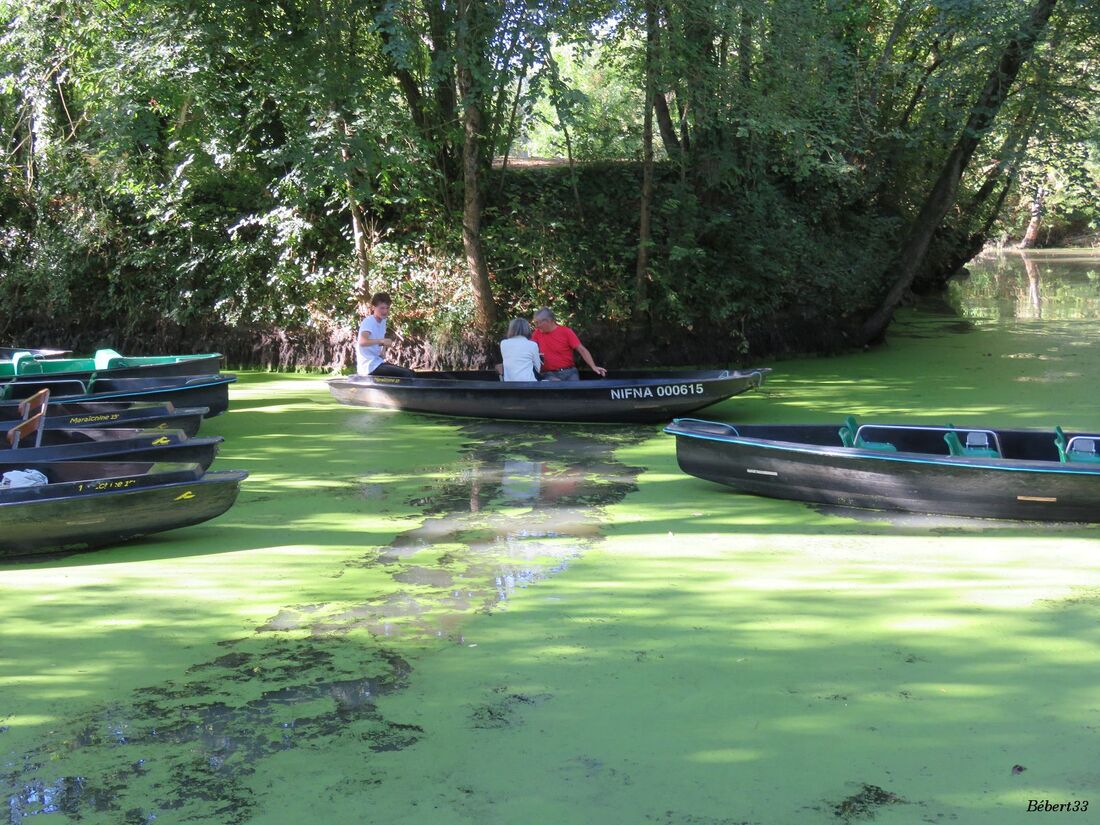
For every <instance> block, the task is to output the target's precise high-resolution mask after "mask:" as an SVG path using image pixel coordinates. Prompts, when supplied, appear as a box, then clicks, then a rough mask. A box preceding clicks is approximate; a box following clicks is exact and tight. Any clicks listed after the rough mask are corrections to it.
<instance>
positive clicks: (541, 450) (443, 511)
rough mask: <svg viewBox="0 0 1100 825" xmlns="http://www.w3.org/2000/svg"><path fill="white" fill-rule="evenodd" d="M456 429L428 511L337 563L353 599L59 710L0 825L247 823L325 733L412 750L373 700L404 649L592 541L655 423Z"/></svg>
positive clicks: (280, 614) (371, 481)
mask: <svg viewBox="0 0 1100 825" xmlns="http://www.w3.org/2000/svg"><path fill="white" fill-rule="evenodd" d="M354 417H358V418H363V419H370V418H372V416H371V415H370V414H369V413H356V414H354ZM376 424H377V421H376V420H375V423H374V424H366V423H364V424H361V426H375V425H376ZM424 425H425V426H439V422H438V421H432V420H430V419H425V423H424ZM447 426H452V425H447ZM459 432H460V433H461V435H462V436H463V437H464V439H465V440H466V444H465V445H464V448H463V455H462V458H461V459H460V460H459V461H458V462H457V463H455V464H453V465H451V466H448V467H443V468H431V470H432V473H431V477H440V476H441V477H442V480H441V481H433V482H431V483H427V484H426V485H425V487H424V488H423V489H422V490H421V491H420V492H419V493H418V494H417V495H416V496H415V497H414V498H413V499H412V501H411V502H410V503H411V504H413V505H414V506H415V507H416V508H418V509H420V510H421V512H423V514H424V520H423V522H422V523H421V524H420V525H419V526H417V527H415V528H414V529H411V530H408V531H406V532H404V533H402V534H400V535H398V536H397V537H396V538H395V539H394V540H393V541H392V542H390V543H389V544H388V545H386V546H383V547H374V548H369V549H367V550H366V552H364V553H363V555H361V556H360V557H359V558H355V559H352V560H349V561H346V562H344V563H343V564H342V565H338V566H336V567H335V568H334V569H333V570H332V576H333V577H339V578H342V577H345V576H355V575H356V574H357V573H361V572H363V573H366V575H364V576H363V581H364V582H365V584H364V592H363V593H362V597H361V598H360V599H358V600H355V601H347V600H343V601H333V602H313V603H309V604H296V605H287V606H285V607H283V608H281V609H280V610H278V611H275V612H274V614H273V615H272V616H270V617H269V618H268V619H267V620H266V621H265V622H264V623H263V624H262V625H261V626H259V627H257V628H256V632H255V633H254V634H251V635H247V636H245V637H244V638H240V639H229V640H226V641H223V642H220V643H219V647H221V648H222V650H223V653H222V655H219V656H218V657H216V658H214V659H212V660H210V661H207V662H202V663H199V664H196V665H194V666H193V667H191V668H190V669H189V670H188V671H187V673H186V674H184V675H183V676H181V678H179V679H178V680H177V681H169V682H164V683H161V684H154V685H152V686H149V687H146V688H142V689H140V690H136V691H134V692H133V693H132V694H131V695H130V697H129V698H128V699H127V700H125V701H122V702H119V703H113V704H111V705H109V706H100V707H93V708H92V709H91V710H88V711H85V712H83V713H80V714H79V715H75V716H73V717H71V718H69V719H61V720H58V722H57V724H56V725H54V726H53V730H52V731H51V733H50V735H49V737H48V738H47V739H45V740H44V741H42V742H40V743H39V744H38V745H37V746H36V747H34V748H33V749H31V750H30V751H28V752H25V753H10V752H9V753H7V754H5V756H4V758H3V761H2V762H0V776H2V777H3V779H4V780H5V787H6V788H7V789H8V790H6V791H5V796H6V801H7V814H8V816H7V822H9V823H12V825H19V824H20V823H25V822H27V821H28V820H29V818H30V817H33V816H36V815H39V814H60V815H62V816H64V817H66V818H70V819H82V818H85V817H88V816H91V815H93V814H99V815H101V816H106V817H107V818H108V819H109V820H110V821H117V822H125V823H148V822H153V821H156V820H160V821H172V822H186V821H193V822H219V823H244V822H247V821H249V820H250V819H251V818H252V817H253V815H254V813H255V806H256V799H255V795H254V793H253V790H252V787H251V785H250V780H251V778H252V777H253V776H254V775H255V774H256V771H257V767H258V765H259V763H260V762H261V761H262V760H264V759H268V758H271V757H273V756H275V755H277V754H280V753H282V752H285V751H294V750H296V749H302V750H303V751H304V752H312V751H318V752H323V751H324V750H325V748H326V747H327V745H328V743H331V742H334V741H336V740H339V741H341V742H344V743H347V742H348V741H352V742H358V743H362V745H363V748H364V749H365V750H366V751H367V754H366V758H369V753H370V752H379V751H386V750H395V749H400V748H405V747H408V746H410V745H412V744H414V743H415V742H416V741H417V740H418V739H419V737H420V735H421V734H422V731H421V730H420V729H419V728H417V727H416V726H415V725H408V724H401V723H400V722H398V721H394V720H390V719H387V718H385V717H384V716H383V715H382V713H381V712H380V711H379V710H378V709H377V707H376V705H375V698H376V697H377V696H379V695H382V694H385V693H387V692H392V691H394V690H400V689H401V688H402V687H404V685H405V684H406V680H407V676H408V673H409V665H408V664H407V662H406V658H405V657H406V655H407V653H408V650H407V649H406V648H408V649H413V650H415V649H416V648H417V646H418V645H422V644H423V643H424V642H425V641H430V640H433V639H439V638H443V639H447V640H450V641H452V642H454V643H456V644H467V643H468V642H467V640H466V637H465V636H464V630H463V627H464V624H465V621H466V620H467V619H468V618H469V617H470V616H471V615H472V614H473V613H474V612H477V611H487V610H491V609H494V608H495V607H499V606H501V605H502V604H506V603H507V599H508V598H509V597H510V596H511V595H512V594H513V593H514V592H515V590H516V589H517V588H521V587H526V586H529V585H530V584H532V583H533V582H536V581H538V580H540V579H543V578H545V577H547V576H550V575H553V574H554V573H556V572H560V571H561V570H563V569H565V567H566V565H567V564H568V563H569V562H570V561H571V560H572V559H574V558H576V557H577V556H578V555H579V554H580V553H582V552H583V551H584V550H585V548H587V547H589V546H591V544H592V543H593V542H596V541H599V540H600V538H601V532H600V521H601V512H600V509H599V508H600V506H601V505H605V504H611V503H614V502H618V501H620V500H621V499H622V498H623V497H624V496H625V495H626V494H627V493H628V492H630V491H631V490H633V489H634V485H635V479H636V477H637V474H638V472H639V469H638V468H632V467H626V466H624V465H622V464H620V463H618V462H617V461H616V460H615V459H614V457H613V451H614V450H615V449H617V448H618V447H620V446H623V445H625V444H631V443H636V442H638V441H640V440H641V439H643V438H646V437H649V436H650V435H651V431H650V430H648V429H642V428H635V427H593V428H588V429H585V428H582V427H576V426H572V425H552V424H529V423H515V422H473V423H467V424H464V425H461V426H460V428H459ZM354 486H355V489H356V490H358V491H361V492H363V493H364V495H365V496H366V497H367V498H385V497H387V496H388V495H389V494H390V489H389V483H387V482H382V481H379V480H378V479H375V478H371V477H364V478H361V479H358V480H357V481H356V482H355V485H354ZM379 572H382V573H383V574H384V576H383V581H385V584H384V585H379V584H378V582H379V576H378V573H379ZM345 592H346V590H345ZM537 698H538V697H535V698H531V697H519V698H516V697H505V700H507V701H535V700H536V699H537ZM502 701H504V700H502ZM496 719H497V717H496V716H494V717H493V719H491V720H490V722H493V721H494V720H496ZM486 724H489V723H488V722H487V723H486ZM97 821H98V820H97Z"/></svg>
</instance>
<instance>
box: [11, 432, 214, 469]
mask: <svg viewBox="0 0 1100 825" xmlns="http://www.w3.org/2000/svg"><path fill="white" fill-rule="evenodd" d="M13 429H14V428H13ZM38 435H40V436H41V438H40V439H38V438H36V439H35V441H36V443H37V446H36V445H33V444H31V443H30V436H29V435H28V436H27V438H26V440H25V442H24V443H25V444H26V445H27V446H23V444H20V446H18V447H13V448H8V449H0V463H20V462H24V463H32V464H41V463H45V462H50V461H185V462H194V463H197V464H200V465H202V467H203V469H205V468H207V467H209V466H210V464H211V463H212V462H213V461H214V457H215V456H216V455H217V454H218V447H219V445H220V444H221V443H222V441H223V440H224V439H223V438H222V437H221V436H199V437H195V438H189V437H188V436H187V434H186V433H184V432H183V431H182V430H135V429H123V428H109V429H59V430H47V429H43V430H42V431H41V432H40V433H38ZM8 436H9V441H12V440H13V439H12V438H11V436H12V431H10V430H9V432H8Z"/></svg>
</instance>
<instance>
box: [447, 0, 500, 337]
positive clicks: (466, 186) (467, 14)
mask: <svg viewBox="0 0 1100 825" xmlns="http://www.w3.org/2000/svg"><path fill="white" fill-rule="evenodd" d="M480 2H481V0H459V2H458V15H459V20H458V23H459V26H458V31H459V35H458V49H457V54H456V61H457V69H458V91H459V95H460V96H461V98H462V100H461V106H462V118H463V125H464V127H465V135H464V140H463V144H462V182H463V204H462V245H463V247H464V249H465V251H466V266H467V268H468V270H469V273H470V284H471V286H472V287H473V290H474V301H475V303H476V307H475V316H474V325H475V326H476V327H477V330H478V332H480V333H482V334H487V333H488V332H489V330H490V329H491V328H492V326H493V325H494V324H495V323H496V307H495V306H494V304H493V292H492V287H491V286H490V284H489V268H488V266H487V265H486V263H485V252H484V250H483V248H482V245H481V208H482V199H481V145H480V144H481V140H482V128H483V126H482V114H481V93H480V90H479V89H477V88H476V87H475V85H474V71H473V65H472V64H473V62H474V61H475V60H477V61H480V60H481V59H482V57H483V53H482V48H481V46H482V43H483V40H482V38H480V37H478V33H479V31H480V29H479V23H480V21H479V19H478V18H479V17H480V14H479V11H480Z"/></svg>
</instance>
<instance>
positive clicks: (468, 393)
mask: <svg viewBox="0 0 1100 825" xmlns="http://www.w3.org/2000/svg"><path fill="white" fill-rule="evenodd" d="M768 372H770V370H769V369H752V370H744V371H740V370H732V371H731V370H677V371H668V372H642V371H633V370H622V371H616V372H614V373H611V372H609V373H608V375H607V377H606V378H589V377H585V378H584V379H583V380H580V381H533V382H528V381H501V380H500V378H499V376H498V375H497V374H496V373H495V372H487V371H481V372H421V373H417V374H416V376H415V377H412V378H396V377H389V376H384V377H383V376H377V377H376V376H367V375H353V376H348V377H342V378H334V379H331V380H330V381H329V382H328V383H329V389H330V391H331V392H332V394H333V396H334V397H335V398H336V399H337V400H338V401H340V402H341V403H344V404H352V405H356V406H363V407H376V408H391V409H400V410H408V411H410V412H421V413H433V414H436V415H450V416H464V417H475V418H507V419H519V420H527V421H591V422H623V423H632V422H637V423H656V422H660V421H668V420H669V419H670V418H673V417H674V416H676V415H681V414H684V413H689V412H693V411H695V410H699V409H702V408H703V407H708V406H710V405H711V404H715V403H717V402H719V401H724V400H725V399H727V398H731V397H733V396H735V395H739V394H740V393H743V392H745V391H746V390H750V389H753V388H754V387H759V386H760V385H761V384H763V383H764V380H765V377H766V375H767V373H768Z"/></svg>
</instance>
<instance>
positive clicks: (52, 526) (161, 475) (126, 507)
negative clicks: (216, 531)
mask: <svg viewBox="0 0 1100 825" xmlns="http://www.w3.org/2000/svg"><path fill="white" fill-rule="evenodd" d="M14 469H18V470H23V471H26V470H34V471H36V472H40V473H42V474H43V475H44V476H45V477H46V483H45V484H40V485H36V486H26V487H12V488H0V556H18V555H27V554H30V553H36V552H47V551H54V550H66V549H86V548H92V547H100V546H103V545H107V544H115V543H118V542H120V541H125V540H127V539H132V538H135V537H137V536H142V535H147V534H150V533H158V532H161V531H164V530H172V529H175V528H178V527H186V526H190V525H193V524H199V523H200V522H204V521H208V520H209V519H212V518H214V517H215V516H219V515H221V514H222V513H224V512H225V511H226V510H228V509H229V508H230V507H231V506H232V505H233V503H234V502H235V501H236V499H237V494H238V492H239V490H240V484H241V481H243V480H244V479H245V478H247V476H248V473H246V472H243V471H238V470H231V471H222V472H215V473H205V474H204V473H203V469H202V467H201V466H200V465H198V464H162V463H148V462H123V463H113V462H107V463H103V462H85V461H80V462H50V463H33V462H32V463H27V462H16V463H14V464H13V463H0V476H2V475H3V474H4V473H5V472H8V471H10V470H14Z"/></svg>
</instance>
